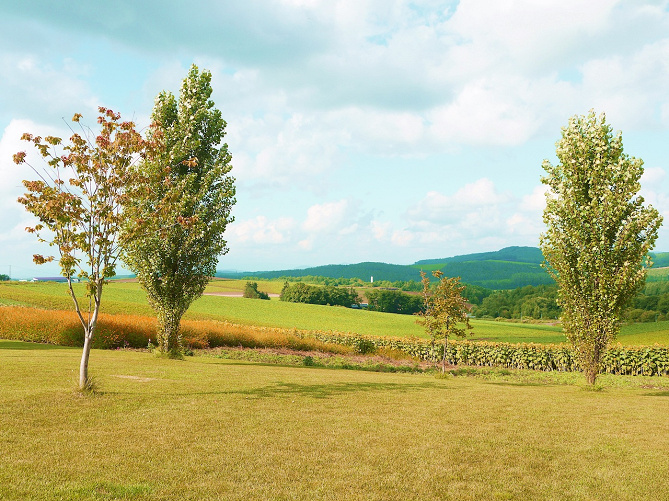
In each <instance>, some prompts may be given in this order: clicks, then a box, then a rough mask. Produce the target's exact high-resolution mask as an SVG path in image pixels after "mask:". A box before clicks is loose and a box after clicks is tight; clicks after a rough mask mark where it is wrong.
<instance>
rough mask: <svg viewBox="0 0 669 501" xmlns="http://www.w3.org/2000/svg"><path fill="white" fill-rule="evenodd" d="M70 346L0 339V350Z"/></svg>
mask: <svg viewBox="0 0 669 501" xmlns="http://www.w3.org/2000/svg"><path fill="white" fill-rule="evenodd" d="M68 349H72V347H71V346H57V345H55V344H45V343H29V342H26V341H4V340H0V350H68Z"/></svg>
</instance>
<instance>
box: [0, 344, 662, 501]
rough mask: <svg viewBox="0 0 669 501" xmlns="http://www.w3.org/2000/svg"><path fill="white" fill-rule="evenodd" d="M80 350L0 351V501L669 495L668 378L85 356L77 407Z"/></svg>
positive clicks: (0, 347)
mask: <svg viewBox="0 0 669 501" xmlns="http://www.w3.org/2000/svg"><path fill="white" fill-rule="evenodd" d="M33 348H40V349H37V350H34V349H33ZM50 348H51V347H50ZM79 354H80V350H77V349H43V347H41V346H39V345H30V344H23V343H16V342H13V343H10V342H2V341H0V367H2V368H3V369H2V370H1V371H0V447H1V449H2V454H0V499H3V500H8V501H13V500H23V499H40V500H45V501H48V500H59V499H68V500H75V501H77V500H93V499H94V500H112V499H133V500H141V501H148V500H168V499H184V500H200V499H228V500H255V499H295V500H301V499H329V500H340V499H342V500H343V499H346V500H363V499H364V500H386V499H416V500H423V499H430V500H432V499H442V500H455V499H457V500H479V499H515V500H521V499H522V500H549V499H569V500H586V499H597V500H600V501H607V500H616V501H620V500H623V501H624V500H651V499H652V500H655V499H669V484H668V483H667V482H666V451H667V450H669V428H668V427H667V420H666V419H658V416H660V417H661V416H666V415H667V411H668V410H669V391H668V390H667V387H666V378H665V379H661V378H644V379H643V380H641V379H635V380H634V382H635V383H636V387H630V386H624V387H622V386H621V384H622V383H621V382H622V381H624V379H623V378H620V377H617V378H616V377H602V378H601V381H602V383H603V384H604V385H605V386H606V388H605V389H604V390H603V391H600V392H593V391H584V390H583V389H582V388H581V387H580V385H579V384H578V383H576V381H580V380H581V379H582V378H580V377H579V375H576V374H555V373H554V374H531V373H529V372H528V373H518V374H516V373H512V374H510V375H504V374H501V375H500V374H498V375H496V376H495V375H491V376H488V379H487V380H486V379H480V378H452V379H447V380H439V379H434V378H433V377H430V376H427V375H393V374H381V373H368V372H356V371H343V370H338V371H336V370H335V371H333V370H326V369H313V368H300V367H278V366H267V365H261V364H249V363H244V362H239V361H226V360H219V359H214V358H204V357H195V358H189V359H187V360H185V361H171V360H165V359H157V358H155V357H153V356H151V355H149V354H147V353H137V352H122V351H97V350H94V351H93V353H92V355H91V371H92V373H93V374H94V375H95V377H96V378H97V381H98V382H99V384H100V385H101V387H102V390H103V392H102V393H101V394H99V395H97V396H94V397H91V398H82V397H78V396H76V395H75V394H74V393H73V391H72V388H73V385H74V373H73V369H74V368H76V367H77V366H78V358H79ZM563 383H568V384H563ZM642 384H643V385H646V386H650V387H653V386H658V385H661V387H660V388H659V389H643V388H641V387H640V385H642ZM547 417H549V419H547Z"/></svg>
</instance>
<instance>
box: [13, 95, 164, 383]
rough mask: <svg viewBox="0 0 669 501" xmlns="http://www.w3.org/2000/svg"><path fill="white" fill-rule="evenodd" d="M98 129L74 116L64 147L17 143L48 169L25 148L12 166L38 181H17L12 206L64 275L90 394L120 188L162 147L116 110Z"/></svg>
mask: <svg viewBox="0 0 669 501" xmlns="http://www.w3.org/2000/svg"><path fill="white" fill-rule="evenodd" d="M98 111H99V117H98V125H99V131H98V132H94V131H93V130H92V129H91V128H89V127H86V126H84V125H83V124H82V123H81V118H82V115H81V114H79V113H77V114H75V115H74V117H73V118H72V121H73V122H75V123H76V124H78V125H79V129H80V132H75V131H74V130H73V134H72V136H71V137H70V139H69V142H67V143H66V144H63V141H62V139H61V138H59V137H55V136H46V137H41V136H35V135H33V134H29V133H25V134H23V136H22V138H21V139H23V140H24V141H28V142H29V143H31V144H32V145H33V146H34V147H35V148H36V149H37V151H38V153H39V155H40V156H41V157H42V158H43V159H44V161H45V162H46V165H43V166H35V165H32V164H30V163H28V161H27V154H26V152H25V151H22V152H19V153H16V154H15V155H14V162H15V163H16V164H18V165H28V166H29V167H31V168H32V170H33V171H34V173H35V174H36V175H37V177H38V179H37V180H33V181H23V184H24V186H25V187H26V190H27V191H26V193H25V194H24V195H23V196H22V197H20V198H19V199H18V201H19V202H20V203H21V204H22V205H23V206H24V207H25V208H26V210H27V211H28V212H30V213H31V214H33V215H34V216H35V217H36V218H37V220H38V223H37V224H35V225H34V226H32V227H29V228H26V230H27V231H29V232H30V233H34V234H36V235H37V238H38V239H39V240H40V241H41V242H46V243H48V244H49V245H50V246H53V247H55V248H56V249H57V251H58V255H57V256H43V255H40V254H35V255H34V257H33V260H34V261H35V263H37V264H44V263H47V262H51V261H54V260H57V261H58V263H59V265H60V269H61V273H62V275H63V276H64V277H65V278H67V283H68V286H69V293H70V296H71V297H72V301H73V302H74V308H75V310H76V313H77V316H78V317H79V320H80V322H81V325H82V327H83V329H84V347H83V353H82V356H81V364H80V368H79V388H80V389H81V390H86V389H90V387H91V379H90V378H89V376H88V359H89V355H90V350H91V343H92V340H93V336H94V334H95V326H96V323H97V320H98V314H99V311H100V302H101V300H102V290H103V285H104V284H105V281H106V280H107V279H108V278H110V277H113V276H114V275H115V267H116V263H117V261H118V258H119V252H120V248H119V230H120V228H121V223H122V219H123V207H124V202H125V197H126V187H127V186H129V185H131V184H132V182H133V177H134V176H135V175H136V171H135V169H134V168H133V166H134V164H135V163H136V162H137V161H139V160H140V159H147V158H149V157H151V156H152V155H154V154H155V153H156V152H157V151H159V149H160V133H157V134H153V136H152V139H151V140H145V139H144V138H143V137H142V135H141V134H140V133H139V132H137V131H136V130H135V125H134V123H133V122H122V121H121V116H120V114H119V113H115V112H114V111H112V110H109V109H107V108H103V107H100V108H99V109H98ZM75 277H79V278H81V279H83V280H84V281H85V285H86V292H85V297H78V296H77V294H76V292H75V288H74V287H73V286H72V281H73V278H75Z"/></svg>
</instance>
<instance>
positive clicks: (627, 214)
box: [541, 112, 662, 384]
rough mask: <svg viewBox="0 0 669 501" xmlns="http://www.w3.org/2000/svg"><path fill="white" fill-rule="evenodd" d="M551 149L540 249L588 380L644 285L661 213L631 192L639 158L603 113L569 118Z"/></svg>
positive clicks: (635, 188) (636, 188)
mask: <svg viewBox="0 0 669 501" xmlns="http://www.w3.org/2000/svg"><path fill="white" fill-rule="evenodd" d="M556 153H557V157H558V160H559V163H558V164H557V165H552V164H551V163H550V162H549V161H548V160H544V163H543V168H544V170H545V171H546V173H547V175H546V176H545V177H544V178H542V182H543V183H544V184H546V185H547V186H548V188H549V190H548V192H547V196H546V209H545V211H544V222H545V223H546V226H547V229H546V232H545V233H544V234H543V235H541V249H542V251H543V254H544V258H545V263H544V266H545V268H546V269H547V271H548V273H550V275H551V276H552V277H553V278H554V279H555V281H556V282H557V283H558V287H559V292H558V302H559V304H560V306H562V310H563V313H562V325H563V329H564V331H565V334H566V336H567V338H568V340H569V341H570V342H571V343H572V344H573V345H574V347H575V349H576V351H577V353H578V356H579V361H580V364H581V367H582V369H583V372H584V374H585V376H586V379H587V381H588V382H589V383H591V384H594V383H595V380H596V378H597V373H598V372H599V366H600V361H601V357H602V355H603V353H604V352H605V350H606V348H607V346H608V345H609V343H611V341H613V340H614V339H615V338H616V335H617V333H618V331H619V329H620V317H621V314H622V312H623V309H624V308H625V306H626V305H627V304H628V303H629V301H630V300H631V299H632V298H633V297H634V296H635V295H636V293H637V292H638V291H639V290H640V289H641V288H642V287H643V285H644V283H645V278H646V267H648V266H650V265H651V263H650V258H649V257H648V252H649V251H650V250H651V249H652V248H653V245H654V243H655V240H656V239H657V233H658V230H659V228H660V225H661V224H662V217H661V216H660V215H659V213H658V211H657V210H656V209H654V208H653V207H652V206H644V199H643V197H641V196H640V195H639V194H638V192H639V189H640V188H641V186H640V184H639V180H640V179H641V175H642V174H643V162H642V161H641V160H640V159H637V158H633V157H630V156H629V155H627V154H625V153H624V152H623V142H622V135H621V134H620V133H617V134H615V135H614V134H613V133H612V129H611V126H610V125H608V124H607V123H606V117H605V116H604V115H603V114H602V115H600V116H599V117H597V116H596V115H595V113H594V112H590V114H589V115H588V116H574V117H572V118H571V119H570V120H569V124H568V125H567V127H565V128H563V129H562V138H561V139H560V140H559V141H558V143H557V150H556Z"/></svg>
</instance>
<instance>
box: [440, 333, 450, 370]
mask: <svg viewBox="0 0 669 501" xmlns="http://www.w3.org/2000/svg"><path fill="white" fill-rule="evenodd" d="M446 348H448V336H444V356H443V357H442V358H441V373H442V374H446Z"/></svg>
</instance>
